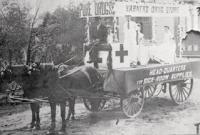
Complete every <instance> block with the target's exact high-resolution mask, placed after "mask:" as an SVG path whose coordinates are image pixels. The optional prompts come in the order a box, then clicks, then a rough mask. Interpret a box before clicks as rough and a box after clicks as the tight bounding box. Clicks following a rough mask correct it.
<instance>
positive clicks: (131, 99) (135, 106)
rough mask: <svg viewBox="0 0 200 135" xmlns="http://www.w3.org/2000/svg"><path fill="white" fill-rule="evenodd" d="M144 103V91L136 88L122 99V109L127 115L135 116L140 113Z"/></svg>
mask: <svg viewBox="0 0 200 135" xmlns="http://www.w3.org/2000/svg"><path fill="white" fill-rule="evenodd" d="M143 105H144V94H143V91H140V90H135V91H132V92H130V93H129V94H128V96H127V97H126V98H124V99H123V100H122V110H123V112H124V114H125V115H126V116H127V117H130V118H134V117H136V116H137V115H139V114H140V112H141V111H142V108H143Z"/></svg>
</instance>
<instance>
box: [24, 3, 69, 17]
mask: <svg viewBox="0 0 200 135" xmlns="http://www.w3.org/2000/svg"><path fill="white" fill-rule="evenodd" d="M24 1H26V2H27V3H29V4H30V6H31V7H32V8H33V12H34V10H36V9H37V8H38V6H39V5H40V6H39V7H40V9H39V12H40V14H42V13H44V12H47V11H48V12H53V11H54V10H55V9H56V8H57V7H67V6H68V5H69V0H24Z"/></svg>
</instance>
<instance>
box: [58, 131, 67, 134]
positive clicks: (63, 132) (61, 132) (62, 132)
mask: <svg viewBox="0 0 200 135" xmlns="http://www.w3.org/2000/svg"><path fill="white" fill-rule="evenodd" d="M58 135H68V134H67V133H66V132H65V131H59V132H58Z"/></svg>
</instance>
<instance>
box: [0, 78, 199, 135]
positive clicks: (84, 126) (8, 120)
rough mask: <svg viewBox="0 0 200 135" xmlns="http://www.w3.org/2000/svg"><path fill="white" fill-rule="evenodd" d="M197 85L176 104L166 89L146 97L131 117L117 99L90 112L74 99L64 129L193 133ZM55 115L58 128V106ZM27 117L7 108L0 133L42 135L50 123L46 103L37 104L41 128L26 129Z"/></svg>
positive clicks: (113, 134) (98, 133) (98, 134)
mask: <svg viewBox="0 0 200 135" xmlns="http://www.w3.org/2000/svg"><path fill="white" fill-rule="evenodd" d="M199 89H200V80H195V81H194V88H193V92H192V95H191V96H190V99H189V100H188V102H187V103H184V104H183V105H179V106H176V105H174V104H173V102H172V101H171V99H170V97H169V93H168V92H167V93H166V94H164V93H162V94H161V95H160V96H158V97H153V98H151V99H149V100H146V101H145V105H144V108H143V111H142V112H141V114H140V115H139V116H138V117H136V118H135V119H128V118H126V117H125V116H124V114H123V113H122V112H121V111H120V109H119V105H118V101H110V102H109V106H107V107H106V109H104V110H103V111H101V112H98V113H90V112H88V111H87V110H86V109H85V107H84V105H83V104H82V103H78V104H76V120H75V121H69V122H68V124H67V133H68V134H69V135H142V134H149V135H152V134H154V135H161V134H166V135H167V134H195V133H196V128H195V126H194V124H195V123H197V122H200V98H199V97H200V90H199ZM110 105H111V106H110ZM21 107H23V106H21ZM17 109H18V110H20V109H19V108H17ZM0 111H2V110H0ZM56 118H57V123H56V124H57V129H56V130H59V128H60V127H61V118H60V110H59V107H57V117H56ZM30 121H31V112H30V110H26V109H25V111H22V112H18V113H16V111H13V109H10V111H7V112H6V113H4V114H3V115H2V116H1V117H0V134H2V135H45V134H46V132H47V131H48V127H49V126H50V108H49V106H47V105H43V107H42V108H41V130H39V131H36V130H30V129H29V128H28V126H29V123H30Z"/></svg>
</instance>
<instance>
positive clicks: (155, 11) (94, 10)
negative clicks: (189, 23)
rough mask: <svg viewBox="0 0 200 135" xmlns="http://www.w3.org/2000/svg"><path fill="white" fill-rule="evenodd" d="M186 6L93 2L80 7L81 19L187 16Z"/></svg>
mask: <svg viewBox="0 0 200 135" xmlns="http://www.w3.org/2000/svg"><path fill="white" fill-rule="evenodd" d="M188 8H189V7H188V6H187V5H180V4H179V5H178V4H173V5H172V4H159V3H133V2H94V3H87V4H85V5H82V10H81V17H93V16H102V17H103V16H113V15H115V16H125V15H131V16H146V17H147V16H161V17H162V16H189V10H188Z"/></svg>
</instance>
